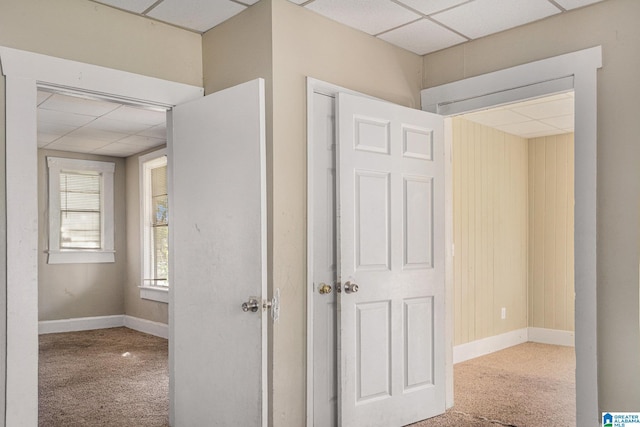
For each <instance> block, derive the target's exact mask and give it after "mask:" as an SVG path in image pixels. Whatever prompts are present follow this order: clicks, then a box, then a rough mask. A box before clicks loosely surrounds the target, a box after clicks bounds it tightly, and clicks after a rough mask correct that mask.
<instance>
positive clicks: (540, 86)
mask: <svg viewBox="0 0 640 427" xmlns="http://www.w3.org/2000/svg"><path fill="white" fill-rule="evenodd" d="M599 68H602V47H601V46H596V47H592V48H588V49H584V50H580V51H576V52H571V53H567V54H564V55H559V56H555V57H551V58H547V59H543V60H539V61H535V62H530V63H527V64H524V65H519V66H515V67H511V68H506V69H502V70H498V71H495V72H491V73H487V74H483V75H480V76H476V77H471V78H467V79H463V80H459V81H456V82H452V83H448V84H444V85H441V86H436V87H432V88H429V89H424V90H422V91H421V101H422V109H423V110H425V111H430V112H434V113H438V114H442V115H444V116H453V115H458V114H462V113H467V112H472V111H475V110H479V109H483V108H489V107H494V106H497V105H503V104H508V103H513V102H517V101H520V100H523V99H526V98H532V97H539V96H544V95H549V94H552V93H557V92H560V91H568V90H571V89H573V91H574V93H575V119H574V120H575V141H576V143H575V144H574V152H575V214H574V216H575V245H574V246H575V248H574V253H575V265H574V269H575V273H576V274H575V294H576V296H575V305H576V310H575V348H576V423H577V425H585V426H586V425H592V424H593V423H594V422H595V420H597V419H598V418H599V412H598V359H597V343H598V342H597V329H598V322H597V299H596V283H597V276H596V263H597V256H596V255H597V247H596V246H597V240H596V225H597V223H596V201H597V200H596V190H597V181H596V173H597V139H598V138H597V116H598V105H597V90H598V87H597V83H598V82H597V71H598V69H599ZM450 144H451V138H445V146H447V145H449V147H447V153H450V152H451V147H450ZM445 164H446V165H447V166H446V167H447V168H448V169H449V171H448V172H445V175H446V179H447V181H448V182H450V181H449V180H450V178H451V169H452V164H451V163H450V162H445ZM446 191H447V195H446V196H445V199H446V200H447V201H448V204H451V206H447V217H449V212H452V197H451V196H452V194H453V193H452V186H451V185H448V186H447V188H446ZM451 225H452V221H450V222H449V223H448V226H447V233H446V235H447V242H446V245H447V247H448V248H452V244H453V232H452V230H451V229H450V228H451ZM447 252H448V253H447V257H448V259H447V267H448V268H447V271H450V266H451V265H452V262H453V258H452V256H451V250H449V251H447ZM447 280H452V277H451V276H450V275H449V274H448V275H447ZM446 298H447V302H446V306H447V307H452V303H453V289H452V286H451V285H450V283H449V282H447V295H446ZM446 329H447V339H446V342H447V343H449V342H452V341H453V311H452V310H448V312H447V328H446ZM447 370H448V372H447V385H453V358H452V355H451V356H449V355H447ZM447 389H448V390H450V393H451V396H448V398H449V397H450V398H451V399H453V390H452V387H447ZM451 403H453V400H451Z"/></svg>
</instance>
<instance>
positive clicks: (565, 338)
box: [529, 328, 576, 347]
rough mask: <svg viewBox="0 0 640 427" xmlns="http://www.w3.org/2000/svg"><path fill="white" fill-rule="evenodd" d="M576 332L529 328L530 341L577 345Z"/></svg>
mask: <svg viewBox="0 0 640 427" xmlns="http://www.w3.org/2000/svg"><path fill="white" fill-rule="evenodd" d="M575 335H576V334H575V333H574V332H573V331H561V330H559V329H546V328H529V341H531V342H537V343H540V344H553V345H564V346H567V347H575Z"/></svg>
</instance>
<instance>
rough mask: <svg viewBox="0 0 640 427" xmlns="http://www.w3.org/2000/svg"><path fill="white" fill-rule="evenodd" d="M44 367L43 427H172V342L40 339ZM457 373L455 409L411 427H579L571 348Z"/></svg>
mask: <svg viewBox="0 0 640 427" xmlns="http://www.w3.org/2000/svg"><path fill="white" fill-rule="evenodd" d="M39 366H40V369H39V381H40V386H39V388H40V404H39V425H40V426H41V427H60V426H65V427H67V426H68V427H75V426H78V427H80V426H83V427H84V426H92V427H93V426H136V427H165V426H168V425H169V423H168V387H169V381H168V370H167V340H164V339H162V338H157V337H154V336H150V335H146V334H142V333H139V332H136V331H133V330H130V329H127V328H113V329H101V330H96V331H86V332H70V333H63V334H49V335H41V336H40V362H39ZM454 371H455V372H454V375H455V406H454V407H453V408H452V409H450V410H449V411H447V413H446V414H444V415H441V416H439V417H435V418H432V419H430V420H425V421H421V422H419V423H416V424H412V426H411V427H496V426H497V427H500V426H515V427H541V426H547V425H553V426H559V427H574V426H575V422H574V416H575V415H574V414H575V380H574V372H575V353H574V349H573V348H570V347H559V346H550V345H544V344H535V343H526V344H522V345H519V346H515V347H511V348H508V349H506V350H502V351H499V352H497V353H493V354H490V355H488V356H484V357H480V358H477V359H473V360H469V361H467V362H463V363H459V364H457V365H456V366H455V368H454ZM354 427H355V426H354ZM358 427H365V426H358Z"/></svg>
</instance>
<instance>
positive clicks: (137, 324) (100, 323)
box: [38, 314, 169, 339]
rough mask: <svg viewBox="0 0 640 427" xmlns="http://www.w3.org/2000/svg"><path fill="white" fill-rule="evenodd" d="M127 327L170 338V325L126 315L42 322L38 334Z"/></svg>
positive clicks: (39, 323) (39, 324)
mask: <svg viewBox="0 0 640 427" xmlns="http://www.w3.org/2000/svg"><path fill="white" fill-rule="evenodd" d="M122 326H124V327H127V328H129V329H133V330H135V331H138V332H143V333H145V334H149V335H154V336H156V337H160V338H165V339H168V338H169V325H167V324H166V323H160V322H153V321H151V320H146V319H141V318H139V317H133V316H128V315H126V314H116V315H113V316H95V317H77V318H74V319H60V320H42V321H40V322H38V334H40V335H42V334H57V333H61V332H78V331H91V330H95V329H108V328H118V327H122Z"/></svg>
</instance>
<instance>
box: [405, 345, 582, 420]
mask: <svg viewBox="0 0 640 427" xmlns="http://www.w3.org/2000/svg"><path fill="white" fill-rule="evenodd" d="M454 394H455V403H454V406H453V408H451V409H450V410H448V411H447V412H446V413H445V414H444V415H441V416H439V417H435V418H432V419H430V420H426V421H422V422H419V423H417V424H412V427H436V426H437V427H496V426H498V427H499V426H515V427H543V426H555V427H575V425H576V424H575V412H576V406H575V351H574V349H573V348H572V347H561V346H553V345H546V344H536V343H525V344H521V345H518V346H515V347H510V348H508V349H506V350H502V351H499V352H496V353H493V354H489V355H487V356H483V357H479V358H477V359H472V360H469V361H466V362H462V363H458V364H456V365H455V367H454Z"/></svg>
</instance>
